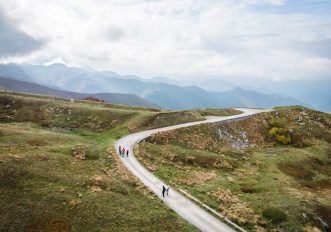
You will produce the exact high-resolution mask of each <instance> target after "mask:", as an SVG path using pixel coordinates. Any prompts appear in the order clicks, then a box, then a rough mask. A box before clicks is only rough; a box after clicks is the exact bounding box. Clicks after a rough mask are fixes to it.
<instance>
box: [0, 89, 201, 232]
mask: <svg viewBox="0 0 331 232" xmlns="http://www.w3.org/2000/svg"><path fill="white" fill-rule="evenodd" d="M0 102H1V104H0V120H1V123H0V154H1V155H0V170H1V171H0V196H1V198H0V205H1V207H0V218H1V219H2V220H1V224H0V231H195V228H194V227H193V226H191V225H189V224H188V223H187V222H185V221H184V220H182V219H181V218H179V217H178V216H177V215H176V214H175V213H174V212H173V211H171V210H170V209H168V208H167V207H165V206H164V205H163V203H162V202H160V200H159V199H158V198H157V197H156V196H155V195H153V194H152V193H150V192H149V191H148V190H147V189H146V188H145V187H144V186H142V185H141V184H140V182H139V181H137V180H136V179H135V178H134V177H133V176H131V175H130V174H129V173H128V172H127V170H126V169H125V168H124V167H122V166H121V163H120V162H119V161H118V160H117V156H116V155H115V154H114V151H113V149H112V144H113V141H114V140H115V139H117V138H119V137H121V136H123V135H124V134H127V133H128V128H127V124H128V123H129V122H130V121H133V120H135V119H136V118H138V117H144V115H148V116H150V114H155V113H157V112H155V111H154V110H147V109H139V108H130V107H122V106H112V105H107V104H101V103H94V102H70V101H66V100H62V99H54V98H48V97H43V96H32V95H21V94H15V95H13V94H10V95H9V94H6V93H2V94H1V95H0Z"/></svg>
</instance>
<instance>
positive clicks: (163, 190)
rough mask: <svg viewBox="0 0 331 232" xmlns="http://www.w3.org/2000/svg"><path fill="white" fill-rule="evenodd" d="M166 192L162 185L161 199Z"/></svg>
mask: <svg viewBox="0 0 331 232" xmlns="http://www.w3.org/2000/svg"><path fill="white" fill-rule="evenodd" d="M166 191H167V190H166V188H165V187H164V185H162V196H163V197H164V194H165V192H166Z"/></svg>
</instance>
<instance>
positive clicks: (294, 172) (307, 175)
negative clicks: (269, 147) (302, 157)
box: [277, 161, 314, 180]
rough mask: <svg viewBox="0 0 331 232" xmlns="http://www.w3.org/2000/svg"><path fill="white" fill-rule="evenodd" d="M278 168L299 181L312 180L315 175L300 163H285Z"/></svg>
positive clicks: (281, 163)
mask: <svg viewBox="0 0 331 232" xmlns="http://www.w3.org/2000/svg"><path fill="white" fill-rule="evenodd" d="M277 166H278V168H279V169H280V170H281V171H282V172H284V173H286V174H287V175H289V176H292V177H294V178H296V179H298V180H311V179H312V178H313V177H314V173H313V172H312V171H310V170H309V169H308V168H307V167H305V166H304V165H303V164H302V162H299V161H298V162H294V161H292V162H290V161H283V162H280V163H278V164H277Z"/></svg>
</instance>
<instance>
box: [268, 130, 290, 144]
mask: <svg viewBox="0 0 331 232" xmlns="http://www.w3.org/2000/svg"><path fill="white" fill-rule="evenodd" d="M268 134H269V136H271V137H272V138H273V139H274V140H275V141H277V142H279V143H281V144H284V145H287V144H291V142H292V140H291V135H290V132H289V131H288V130H287V129H285V128H279V127H273V128H271V130H270V131H269V132H268Z"/></svg>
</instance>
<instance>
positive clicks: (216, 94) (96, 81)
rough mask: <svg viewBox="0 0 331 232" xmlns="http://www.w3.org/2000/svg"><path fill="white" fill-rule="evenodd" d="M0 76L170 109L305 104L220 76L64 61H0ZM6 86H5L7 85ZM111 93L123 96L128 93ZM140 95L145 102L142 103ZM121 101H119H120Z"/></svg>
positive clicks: (52, 89) (71, 92) (55, 89)
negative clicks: (122, 70)
mask: <svg viewBox="0 0 331 232" xmlns="http://www.w3.org/2000/svg"><path fill="white" fill-rule="evenodd" d="M0 76H1V77H4V78H7V79H11V80H18V81H21V82H20V86H23V84H22V82H27V83H28V82H30V83H34V84H38V88H37V87H36V86H34V87H35V88H32V86H31V85H26V87H21V88H20V89H18V88H16V89H15V88H14V87H15V84H13V85H12V87H11V88H12V90H15V91H24V92H32V90H31V89H34V91H35V93H36V90H35V89H40V88H41V86H43V87H47V89H46V88H44V89H43V91H41V90H40V92H39V93H43V94H47V91H49V93H50V95H56V94H61V95H60V96H65V94H69V95H70V96H80V95H79V94H86V95H91V94H93V95H95V94H100V93H103V94H106V93H116V94H131V95H130V98H126V99H127V101H125V104H130V105H137V104H140V106H141V105H144V106H147V105H153V106H154V107H155V106H160V107H162V108H165V109H172V110H181V109H192V108H206V107H213V108H219V107H273V106H278V105H305V106H308V105H307V104H305V103H304V102H302V101H299V100H297V99H295V98H293V97H289V96H286V95H284V94H266V93H262V92H258V91H253V90H245V89H243V88H240V87H237V86H236V85H234V84H231V83H228V82H225V81H221V80H214V81H213V80H209V81H205V82H204V83H200V84H197V85H199V86H196V85H189V86H185V84H180V82H178V81H172V80H171V79H168V78H166V77H155V78H153V79H143V78H141V77H138V76H134V75H127V76H122V75H119V74H117V73H115V72H111V71H102V72H99V71H94V70H86V69H82V68H77V67H70V66H66V65H64V64H51V65H47V66H46V65H31V64H2V65H0ZM17 85H18V83H17ZM200 86H201V87H200ZM212 87H213V88H212ZM2 88H3V87H2ZM24 88H25V89H24ZM7 89H9V88H8V87H7ZM38 91H39V90H38ZM38 91H37V92H38ZM59 91H60V92H59ZM61 91H62V92H61ZM64 92H65V94H64ZM133 95H135V97H134V96H133ZM84 96H85V95H84ZM97 96H100V95H97ZM112 96H118V97H119V98H125V96H126V97H127V96H128V95H112ZM73 98H74V97H73ZM104 98H105V97H104ZM107 99H108V98H107ZM109 99H111V98H109ZM112 99H114V98H112ZM129 99H130V100H129ZM138 99H139V101H138ZM144 99H145V100H146V102H144V103H142V102H143V100H144ZM105 100H106V99H105ZM131 101H132V102H131ZM137 101H138V102H139V103H137ZM121 104H123V101H122V103H121Z"/></svg>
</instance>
